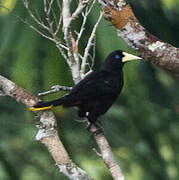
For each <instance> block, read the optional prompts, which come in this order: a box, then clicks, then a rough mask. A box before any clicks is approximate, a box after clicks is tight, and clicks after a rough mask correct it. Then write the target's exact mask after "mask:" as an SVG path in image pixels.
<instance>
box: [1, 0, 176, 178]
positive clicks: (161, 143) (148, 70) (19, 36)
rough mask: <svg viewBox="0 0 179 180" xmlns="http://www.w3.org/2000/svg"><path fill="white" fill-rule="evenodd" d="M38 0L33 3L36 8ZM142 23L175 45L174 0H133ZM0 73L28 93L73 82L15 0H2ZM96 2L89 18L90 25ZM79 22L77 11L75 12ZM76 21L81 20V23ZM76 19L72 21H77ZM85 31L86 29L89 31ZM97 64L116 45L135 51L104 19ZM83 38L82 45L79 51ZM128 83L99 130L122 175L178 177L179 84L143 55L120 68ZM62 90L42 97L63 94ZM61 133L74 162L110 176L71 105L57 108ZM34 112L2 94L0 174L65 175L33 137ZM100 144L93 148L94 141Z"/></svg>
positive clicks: (98, 175)
mask: <svg viewBox="0 0 179 180" xmlns="http://www.w3.org/2000/svg"><path fill="white" fill-rule="evenodd" d="M40 2H41V1H36V2H35V5H34V7H40ZM130 3H131V5H132V7H133V10H134V12H135V14H136V16H137V17H138V19H139V20H140V22H141V23H142V24H143V25H144V26H145V27H146V28H147V29H148V31H150V32H152V33H153V34H154V35H156V36H158V37H159V38H161V39H162V40H164V41H166V42H169V43H171V44H172V45H174V46H176V47H178V46H179V36H178V32H179V21H178V18H179V0H143V1H137V0H130ZM0 5H4V6H6V7H8V8H9V9H10V10H11V11H10V12H8V11H7V10H5V9H4V8H0V72H1V74H2V75H4V76H6V77H8V78H9V79H11V80H13V81H14V82H15V83H16V84H18V85H19V86H21V87H23V88H25V89H27V90H28V91H30V92H32V93H33V94H37V93H38V92H42V91H44V90H48V89H49V88H50V87H51V86H52V85H54V84H61V85H73V82H72V78H71V73H70V71H69V69H68V67H67V65H66V63H65V61H64V59H63V58H62V57H61V55H60V54H59V52H58V50H57V49H56V47H55V45H54V44H53V43H51V42H49V41H48V40H46V39H44V38H42V37H41V36H39V35H38V34H36V33H35V32H34V31H32V30H31V29H30V28H29V27H28V26H26V25H24V24H23V23H22V22H20V20H19V19H18V16H20V17H22V18H24V19H26V18H27V19H29V16H28V14H27V12H26V10H25V9H24V7H23V5H22V2H21V1H20V0H19V1H18V0H0ZM98 12H99V6H98V5H96V7H95V9H94V11H93V12H92V13H91V15H90V17H89V19H88V27H87V29H90V28H91V27H92V26H93V25H94V23H95V20H96V16H97V14H98ZM79 21H80V18H79ZM78 23H80V22H78ZM78 23H77V24H75V26H78ZM86 33H87V34H88V33H89V32H86ZM96 40H97V45H96V61H95V69H98V68H99V66H100V64H101V63H102V61H103V60H104V58H105V57H106V56H107V55H108V54H109V53H110V52H111V51H113V50H115V49H124V50H126V51H129V52H132V53H135V52H133V51H132V49H130V48H129V47H128V46H127V45H126V44H125V43H124V41H123V40H122V39H120V38H118V37H117V36H116V31H115V29H114V28H113V27H112V26H111V25H110V23H109V22H107V21H105V20H104V19H103V20H102V22H101V24H100V27H99V29H98V31H97V39H96ZM84 45H85V38H84V44H83V45H82V46H81V50H82V51H83V49H84ZM124 73H125V86H124V89H123V91H122V93H121V95H120V97H119V98H118V101H117V102H116V103H115V104H114V105H113V106H112V108H111V109H110V110H109V112H108V113H107V114H106V115H104V116H103V117H101V122H102V123H103V127H104V132H105V135H106V137H107V139H108V140H109V142H110V144H111V147H112V149H113V152H114V154H115V157H116V159H117V161H118V162H119V163H120V165H121V167H122V169H123V172H124V174H125V176H126V179H127V180H149V179H150V180H151V179H152V180H160V179H161V180H177V179H179V153H178V151H179V143H178V141H179V117H178V114H179V92H178V89H179V83H178V81H177V79H176V78H175V77H173V76H171V75H170V74H168V73H167V72H165V71H163V70H162V69H159V68H157V67H154V66H152V65H151V64H149V63H147V62H145V61H141V62H137V61H136V62H132V63H128V64H126V65H125V67H124ZM62 94H63V93H62V92H60V93H58V94H56V95H50V96H47V97H45V98H44V99H45V100H47V99H48V100H49V99H53V98H56V97H59V96H62ZM54 112H55V114H56V117H57V119H58V123H59V135H60V137H61V139H62V140H63V142H64V144H65V147H66V149H67V150H68V152H69V154H70V155H71V157H72V158H73V160H74V162H75V163H77V164H78V165H79V166H80V167H82V168H83V169H85V170H86V171H87V172H88V173H89V174H90V175H91V176H92V177H94V178H95V179H97V180H110V179H112V178H111V176H110V174H109V172H108V171H107V169H106V167H105V166H104V164H103V162H102V160H101V159H100V158H99V157H98V156H97V155H96V154H95V153H94V152H93V150H92V148H93V147H96V144H95V142H94V140H93V139H92V138H91V137H90V134H89V132H88V131H87V130H86V127H85V124H84V123H79V122H77V121H75V120H79V118H78V117H77V115H76V110H75V109H69V110H63V109H61V108H55V109H54ZM36 122H37V119H35V118H34V114H33V113H32V112H29V111H28V110H27V108H26V107H25V106H23V105H22V104H20V103H17V102H16V101H15V100H13V99H11V98H9V97H3V96H0V127H1V130H0V179H2V180H42V179H43V180H49V179H53V180H56V179H64V180H66V178H65V177H64V176H63V175H61V174H60V173H59V172H58V169H57V168H56V167H55V166H54V161H53V159H52V158H51V157H50V156H49V153H48V152H47V150H46V149H45V147H44V146H43V145H41V144H40V143H38V142H36V141H34V136H35V134H36V132H37V129H36V128H35V124H36ZM96 148H97V147H96Z"/></svg>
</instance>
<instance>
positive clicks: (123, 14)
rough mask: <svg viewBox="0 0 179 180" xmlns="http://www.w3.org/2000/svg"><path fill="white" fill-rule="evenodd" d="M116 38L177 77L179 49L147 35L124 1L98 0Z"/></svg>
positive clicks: (178, 71)
mask: <svg viewBox="0 0 179 180" xmlns="http://www.w3.org/2000/svg"><path fill="white" fill-rule="evenodd" d="M98 2H99V3H100V4H101V6H102V8H103V10H104V12H105V17H106V19H107V20H108V21H110V22H111V23H112V25H113V26H115V28H116V29H117V34H118V36H120V37H122V38H123V39H124V40H125V41H126V43H127V44H128V45H129V46H130V47H132V48H134V49H135V50H137V52H138V53H139V55H140V56H141V57H142V58H144V59H145V60H147V61H149V62H151V63H153V64H155V65H157V66H159V67H162V68H164V69H165V70H167V71H170V72H171V73H173V74H175V75H177V76H179V49H178V48H176V47H174V46H172V45H171V44H168V43H165V42H163V41H162V40H160V39H159V38H158V37H156V36H154V35H152V34H151V33H149V32H148V31H147V30H146V29H145V28H144V27H143V26H142V25H141V24H140V22H139V21H138V20H137V18H136V17H135V15H134V13H133V11H132V9H131V7H130V5H129V4H128V3H127V1H125V0H108V1H106V0H98Z"/></svg>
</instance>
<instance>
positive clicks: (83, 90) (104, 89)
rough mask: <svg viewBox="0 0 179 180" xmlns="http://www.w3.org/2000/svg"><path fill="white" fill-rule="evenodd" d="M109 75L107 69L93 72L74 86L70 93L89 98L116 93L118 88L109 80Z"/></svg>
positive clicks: (77, 96)
mask: <svg viewBox="0 0 179 180" xmlns="http://www.w3.org/2000/svg"><path fill="white" fill-rule="evenodd" d="M108 77H109V74H108V72H105V71H98V72H92V73H90V74H89V75H87V76H86V77H85V78H84V79H83V80H81V81H80V82H79V83H78V84H77V85H76V86H74V88H73V89H72V90H71V92H70V94H69V95H75V96H76V98H77V99H78V98H80V99H84V100H88V99H95V98H100V97H104V96H107V95H111V94H115V93H116V89H115V88H114V87H113V85H112V84H110V83H109V82H108V81H107V78H108Z"/></svg>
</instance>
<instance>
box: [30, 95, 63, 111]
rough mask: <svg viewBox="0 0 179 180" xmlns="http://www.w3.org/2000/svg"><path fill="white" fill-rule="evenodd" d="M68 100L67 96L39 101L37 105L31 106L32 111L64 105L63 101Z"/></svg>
mask: <svg viewBox="0 0 179 180" xmlns="http://www.w3.org/2000/svg"><path fill="white" fill-rule="evenodd" d="M65 100H66V96H64V97H62V98H60V99H56V100H53V101H48V102H38V103H37V104H36V105H34V106H32V107H30V108H29V110H31V111H41V110H45V109H51V108H52V107H55V106H59V105H63V103H64V102H65Z"/></svg>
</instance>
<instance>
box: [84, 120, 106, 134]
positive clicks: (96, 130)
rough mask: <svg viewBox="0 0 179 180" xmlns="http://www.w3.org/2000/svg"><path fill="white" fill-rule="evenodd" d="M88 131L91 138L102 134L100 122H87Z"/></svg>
mask: <svg viewBox="0 0 179 180" xmlns="http://www.w3.org/2000/svg"><path fill="white" fill-rule="evenodd" d="M87 129H88V131H91V132H92V134H93V136H97V135H99V134H103V129H102V124H101V122H100V121H96V122H89V121H88V125H87Z"/></svg>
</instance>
